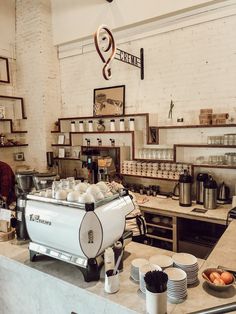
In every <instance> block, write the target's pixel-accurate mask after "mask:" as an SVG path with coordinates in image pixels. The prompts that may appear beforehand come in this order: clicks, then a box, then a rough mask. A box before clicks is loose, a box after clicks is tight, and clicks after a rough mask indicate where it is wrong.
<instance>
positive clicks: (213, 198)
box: [203, 176, 217, 209]
mask: <svg viewBox="0 0 236 314" xmlns="http://www.w3.org/2000/svg"><path fill="white" fill-rule="evenodd" d="M203 206H204V208H206V209H215V208H216V207H217V183H216V181H215V180H214V179H213V178H212V176H209V178H208V180H207V181H206V182H204V197H203Z"/></svg>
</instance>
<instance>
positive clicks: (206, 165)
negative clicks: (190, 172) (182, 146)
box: [193, 164, 236, 169]
mask: <svg viewBox="0 0 236 314" xmlns="http://www.w3.org/2000/svg"><path fill="white" fill-rule="evenodd" d="M193 167H195V168H201V167H202V168H222V169H236V165H235V166H230V165H213V164H193Z"/></svg>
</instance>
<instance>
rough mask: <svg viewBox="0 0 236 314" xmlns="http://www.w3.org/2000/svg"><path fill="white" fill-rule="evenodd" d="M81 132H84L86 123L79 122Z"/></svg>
mask: <svg viewBox="0 0 236 314" xmlns="http://www.w3.org/2000/svg"><path fill="white" fill-rule="evenodd" d="M79 131H80V132H84V121H79Z"/></svg>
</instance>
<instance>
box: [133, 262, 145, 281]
mask: <svg viewBox="0 0 236 314" xmlns="http://www.w3.org/2000/svg"><path fill="white" fill-rule="evenodd" d="M145 264H148V260H147V259H145V258H135V259H133V260H132V262H131V270H130V277H131V279H133V280H134V281H136V282H139V268H140V267H141V266H143V265H145Z"/></svg>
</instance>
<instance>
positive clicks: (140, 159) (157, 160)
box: [134, 158, 176, 164]
mask: <svg viewBox="0 0 236 314" xmlns="http://www.w3.org/2000/svg"><path fill="white" fill-rule="evenodd" d="M134 160H135V161H144V162H149V161H151V162H153V163H154V162H155V163H161V162H163V163H170V164H173V163H176V162H175V161H174V160H167V159H144V158H134Z"/></svg>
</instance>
